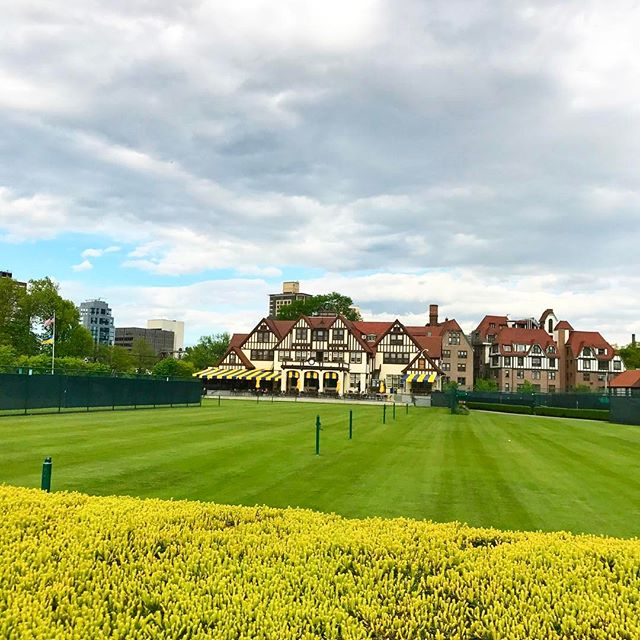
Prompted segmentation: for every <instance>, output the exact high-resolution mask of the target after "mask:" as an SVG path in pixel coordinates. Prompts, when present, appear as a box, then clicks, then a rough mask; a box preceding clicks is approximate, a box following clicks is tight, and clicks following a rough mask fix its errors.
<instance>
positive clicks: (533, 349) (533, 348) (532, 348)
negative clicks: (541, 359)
mask: <svg viewBox="0 0 640 640" xmlns="http://www.w3.org/2000/svg"><path fill="white" fill-rule="evenodd" d="M531 353H542V349H541V348H540V347H539V346H538V345H537V344H534V345H533V347H531Z"/></svg>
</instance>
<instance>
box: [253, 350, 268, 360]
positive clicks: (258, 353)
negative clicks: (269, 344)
mask: <svg viewBox="0 0 640 640" xmlns="http://www.w3.org/2000/svg"><path fill="white" fill-rule="evenodd" d="M251 359H252V360H273V350H271V349H251Z"/></svg>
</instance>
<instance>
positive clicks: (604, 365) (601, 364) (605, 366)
mask: <svg viewBox="0 0 640 640" xmlns="http://www.w3.org/2000/svg"><path fill="white" fill-rule="evenodd" d="M598 369H599V370H600V371H609V361H608V360H600V361H598Z"/></svg>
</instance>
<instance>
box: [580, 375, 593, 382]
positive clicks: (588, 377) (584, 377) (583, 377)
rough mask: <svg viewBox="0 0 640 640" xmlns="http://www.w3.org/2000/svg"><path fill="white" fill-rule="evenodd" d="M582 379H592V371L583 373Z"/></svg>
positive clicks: (587, 380) (586, 380)
mask: <svg viewBox="0 0 640 640" xmlns="http://www.w3.org/2000/svg"><path fill="white" fill-rule="evenodd" d="M582 379H583V380H584V381H585V382H589V380H591V374H590V373H583V374H582Z"/></svg>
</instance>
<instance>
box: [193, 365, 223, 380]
mask: <svg viewBox="0 0 640 640" xmlns="http://www.w3.org/2000/svg"><path fill="white" fill-rule="evenodd" d="M217 368H218V367H207V368H206V369H203V370H202V371H196V372H195V373H192V374H191V375H192V376H193V377H194V378H202V377H204V376H206V375H207V373H210V372H211V371H215V370H216V369H217Z"/></svg>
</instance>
